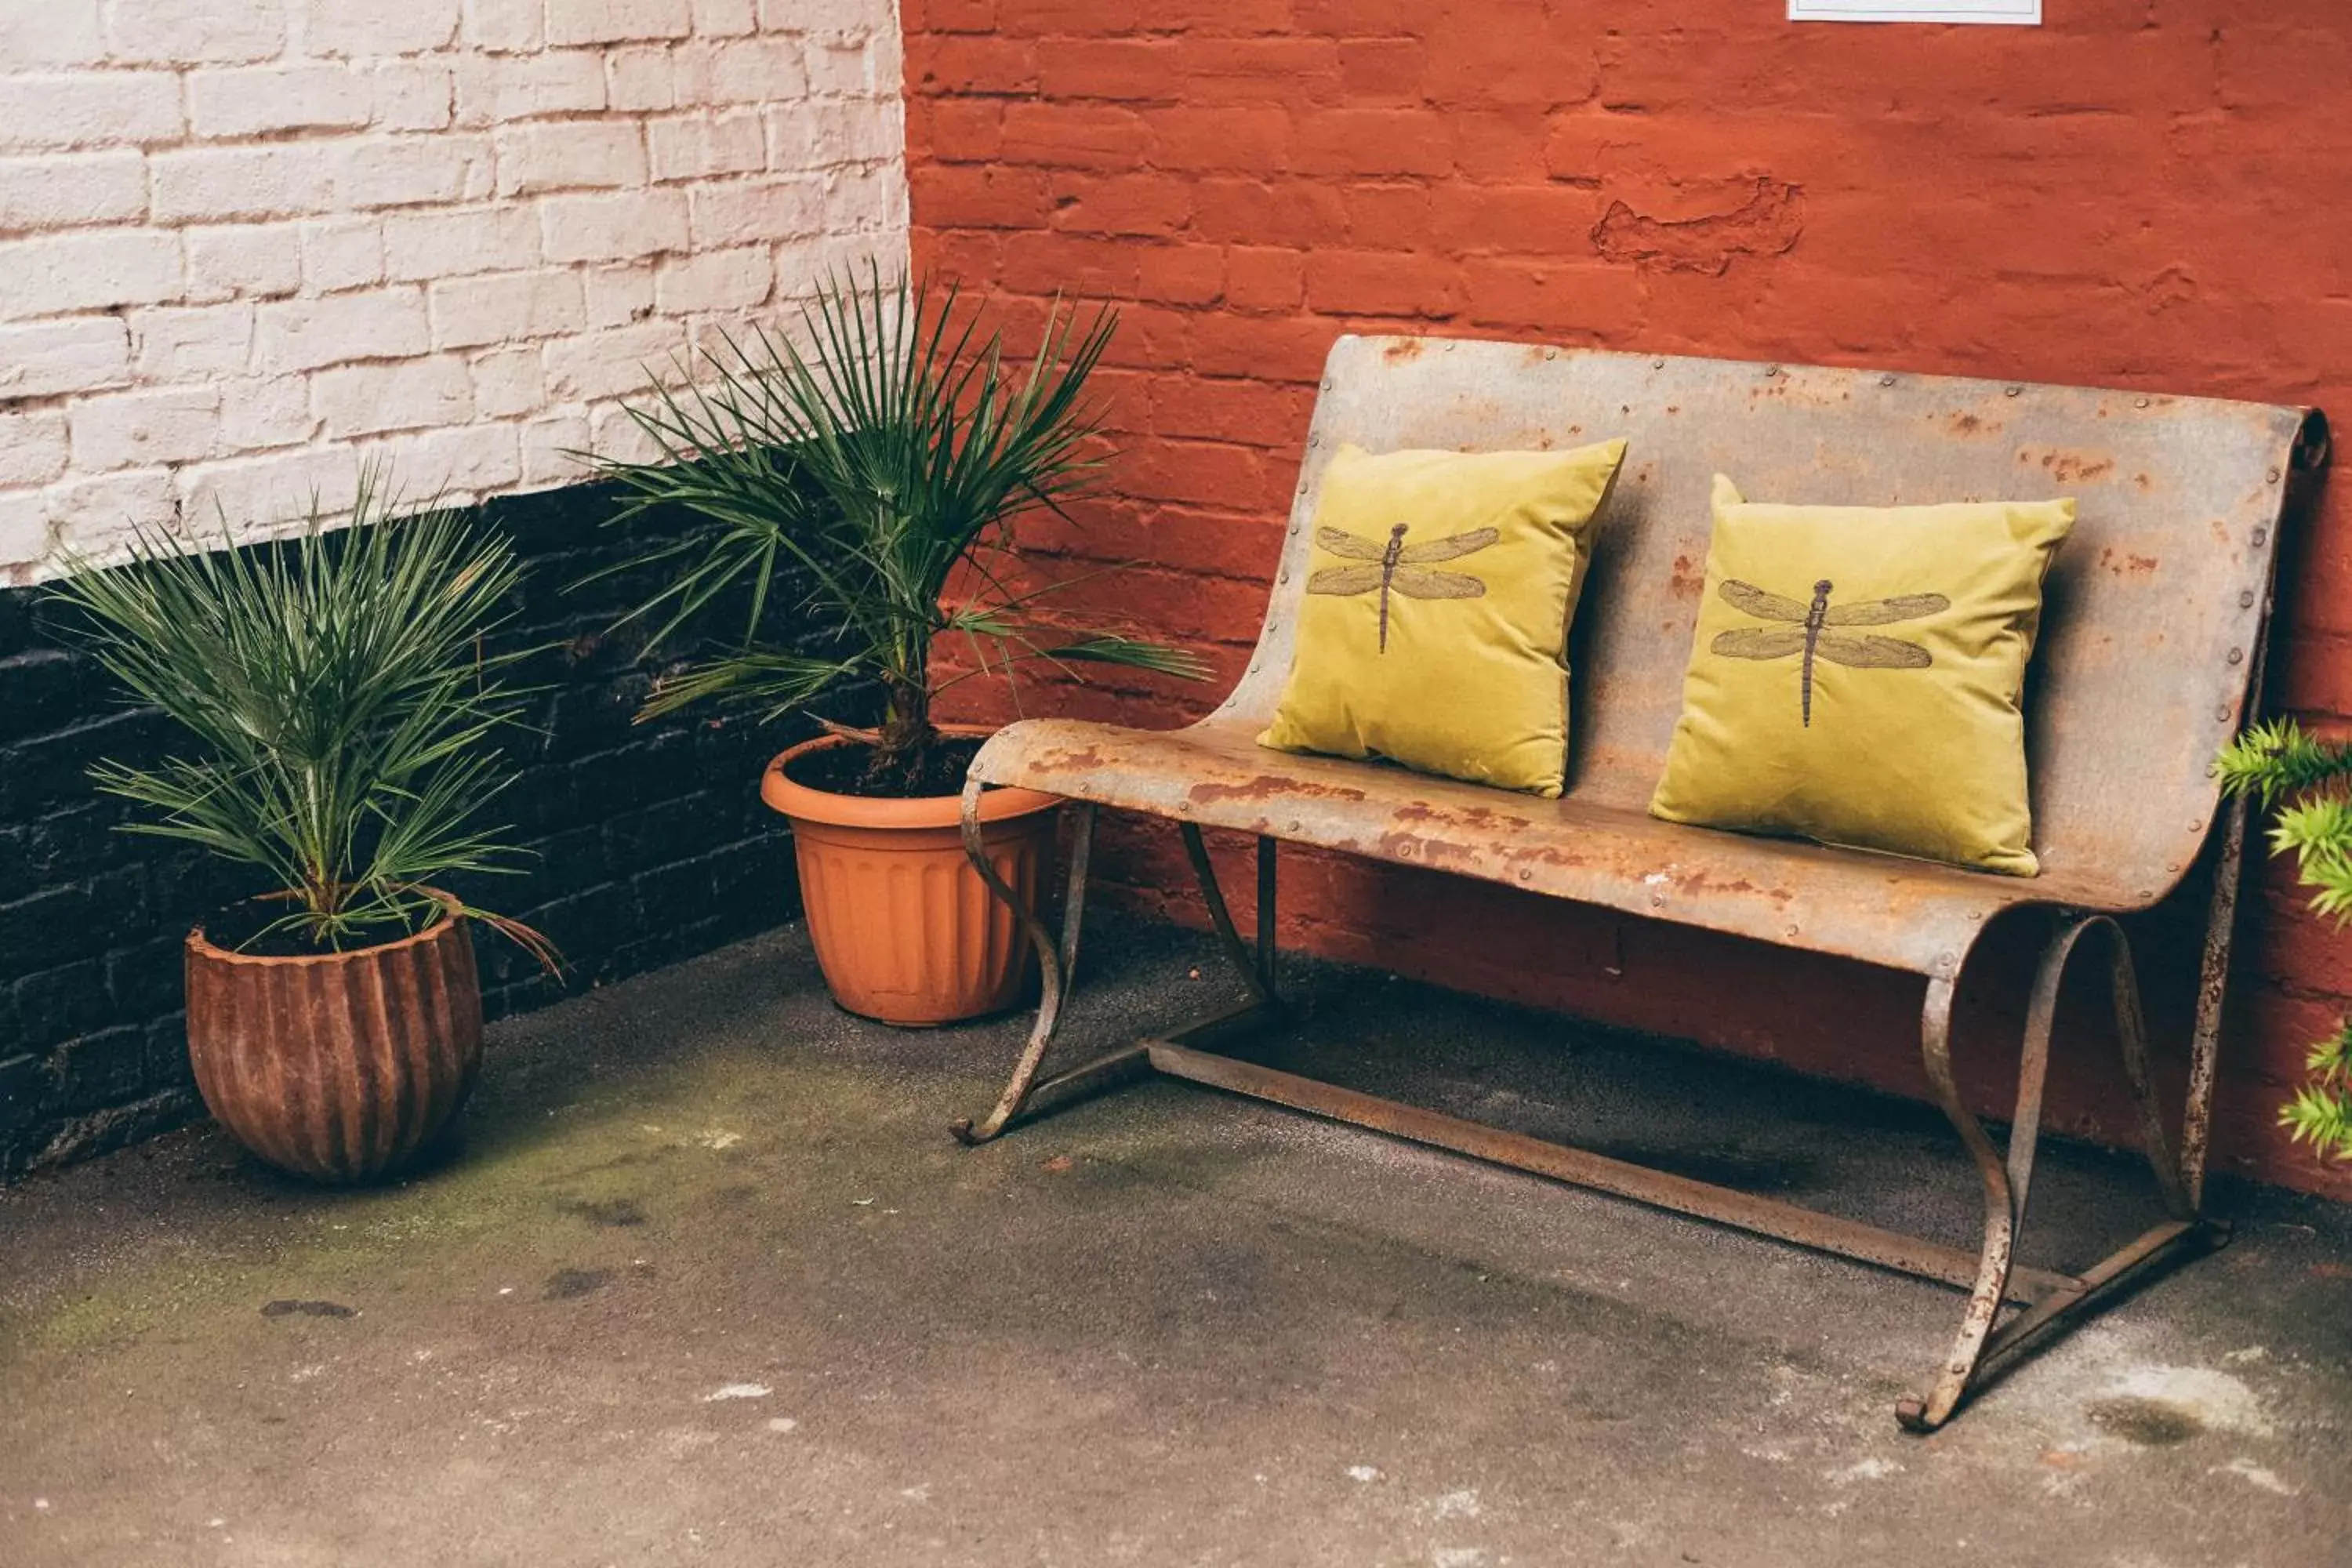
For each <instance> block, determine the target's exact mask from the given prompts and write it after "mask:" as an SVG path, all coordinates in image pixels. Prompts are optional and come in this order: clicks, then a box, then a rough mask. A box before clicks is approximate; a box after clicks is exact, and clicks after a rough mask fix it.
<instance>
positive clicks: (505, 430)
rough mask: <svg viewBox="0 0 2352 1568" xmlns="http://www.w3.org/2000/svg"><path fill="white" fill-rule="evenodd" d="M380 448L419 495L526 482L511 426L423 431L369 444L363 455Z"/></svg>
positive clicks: (452, 496)
mask: <svg viewBox="0 0 2352 1568" xmlns="http://www.w3.org/2000/svg"><path fill="white" fill-rule="evenodd" d="M377 452H381V453H382V454H383V456H384V457H387V458H390V459H391V461H392V462H393V464H394V471H395V472H397V473H398V474H400V476H401V478H402V482H403V483H404V484H406V485H408V486H409V487H410V489H411V491H412V493H414V494H415V495H418V496H441V497H444V498H445V499H452V500H454V499H455V498H457V497H459V496H468V495H480V494H482V493H483V492H485V491H488V490H499V489H506V488H507V487H508V486H509V485H514V484H519V483H520V482H521V480H522V447H521V441H520V432H519V431H518V430H517V429H516V427H515V426H512V425H467V426H458V427H457V428H452V429H441V430H425V431H422V432H420V433H418V434H415V435H409V436H402V437H398V438H396V439H394V440H392V441H388V442H385V443H383V446H382V447H371V448H366V449H364V451H363V455H365V456H373V455H375V454H376V453H377Z"/></svg>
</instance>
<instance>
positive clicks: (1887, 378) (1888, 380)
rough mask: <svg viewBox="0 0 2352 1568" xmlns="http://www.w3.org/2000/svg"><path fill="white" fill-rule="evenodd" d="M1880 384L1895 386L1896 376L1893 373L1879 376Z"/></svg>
mask: <svg viewBox="0 0 2352 1568" xmlns="http://www.w3.org/2000/svg"><path fill="white" fill-rule="evenodd" d="M1878 384H1879V385H1881V386H1893V385H1894V384H1895V378H1894V377H1893V376H1891V375H1882V376H1880V377H1879V378H1878Z"/></svg>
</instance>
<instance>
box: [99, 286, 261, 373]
mask: <svg viewBox="0 0 2352 1568" xmlns="http://www.w3.org/2000/svg"><path fill="white" fill-rule="evenodd" d="M129 321H130V323H131V354H132V357H133V361H134V363H136V364H137V366H138V368H139V374H140V375H141V376H142V378H144V379H146V380H149V381H171V382H178V381H195V380H202V379H205V378H207V377H211V376H218V375H239V374H244V373H245V372H246V371H247V369H249V368H250V365H251V361H252V358H253V307H252V306H251V305H249V304H241V303H240V304H227V305H197V306H171V307H165V308H163V309H161V310H133V311H131V313H130V316H129Z"/></svg>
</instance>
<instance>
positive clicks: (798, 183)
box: [671, 176, 825, 251]
mask: <svg viewBox="0 0 2352 1568" xmlns="http://www.w3.org/2000/svg"><path fill="white" fill-rule="evenodd" d="M689 195H690V196H691V198H692V202H693V215H694V216H693V234H694V248H695V249H696V250H698V251H699V250H715V249H719V248H721V247H726V246H730V245H745V244H751V243H756V242H758V241H761V240H781V239H796V238H799V237H802V236H803V235H812V234H815V233H818V232H819V231H820V230H822V229H823V228H824V222H825V216H824V215H825V189H824V182H823V181H821V180H817V179H814V178H809V177H805V176H803V177H796V178H788V179H780V180H730V181H727V182H724V183H720V184H704V185H697V186H694V187H693V188H692V189H691V191H690V192H689ZM671 248H673V249H684V248H686V247H684V246H674V247H671Z"/></svg>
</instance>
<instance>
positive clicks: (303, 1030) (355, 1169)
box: [187, 895, 482, 1182]
mask: <svg viewBox="0 0 2352 1568" xmlns="http://www.w3.org/2000/svg"><path fill="white" fill-rule="evenodd" d="M436 896H437V897H440V898H442V900H443V901H444V902H445V903H446V904H448V905H449V912H448V913H447V914H446V915H444V916H443V917H442V918H441V919H440V920H439V921H436V922H435V923H434V924H433V925H431V926H429V927H427V928H426V929H425V930H424V931H419V932H417V933H416V934H415V935H414V936H408V937H403V938H402V939H401V940H399V941H397V942H384V943H383V944H382V945H380V946H376V947H367V948H361V949H358V950H356V951H354V952H338V953H325V954H320V955H318V956H305V957H284V958H278V957H268V956H263V955H258V954H253V953H241V952H226V951H225V950H224V949H221V948H219V947H215V945H213V943H212V942H208V941H206V940H205V932H204V928H203V927H202V926H199V927H197V928H196V929H195V930H194V931H191V932H189V933H188V949H187V952H188V962H187V984H188V1055H189V1056H190V1058H192V1059H193V1060H194V1065H195V1071H196V1087H197V1088H198V1089H200V1090H202V1091H203V1093H204V1097H205V1106H206V1108H207V1109H209V1110H211V1111H212V1113H213V1115H214V1117H215V1118H216V1119H217V1120H218V1121H220V1122H221V1124H222V1125H223V1126H225V1127H226V1128H227V1129H228V1130H229V1131H231V1132H233V1133H235V1134H236V1138H237V1141H238V1142H242V1143H243V1144H244V1145H245V1146H246V1147H247V1148H248V1149H250V1150H252V1151H253V1152H255V1153H256V1154H257V1155H259V1156H260V1157H261V1158H262V1159H264V1160H267V1161H268V1162H269V1163H271V1164H273V1165H276V1166H278V1168H279V1169H281V1170H285V1171H290V1172H293V1173H295V1174H297V1175H301V1176H309V1177H311V1178H314V1179H316V1180H319V1181H323V1182H364V1181H369V1180H372V1179H373V1178H375V1177H379V1176H383V1175H386V1174H389V1173H393V1172H394V1171H397V1170H398V1169H400V1167H401V1166H403V1165H404V1164H406V1163H409V1162H410V1161H411V1160H413V1159H415V1157H416V1156H417V1155H418V1154H419V1153H421V1152H424V1151H425V1150H426V1149H428V1148H430V1147H431V1146H432V1144H433V1142H434V1140H435V1139H436V1137H437V1136H438V1135H439V1133H440V1132H441V1131H442V1130H443V1129H444V1128H446V1127H447V1126H448V1124H449V1121H450V1120H451V1119H452V1118H453V1117H455V1116H456V1115H457V1110H458V1108H459V1107H460V1106H462V1105H463V1104H465V1102H466V1097H467V1094H469V1093H470V1092H471V1091H472V1089H473V1087H474V1079H475V1076H476V1074H477V1073H478V1071H479V1069H480V1068H481V1062H482V988H481V981H480V978H479V976H478V973H476V971H475V968H474V942H473V937H472V934H471V932H470V931H468V930H467V922H466V919H465V917H464V916H463V915H462V914H460V913H458V912H457V905H456V901H455V900H451V899H449V898H447V896H446V895H436Z"/></svg>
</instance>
